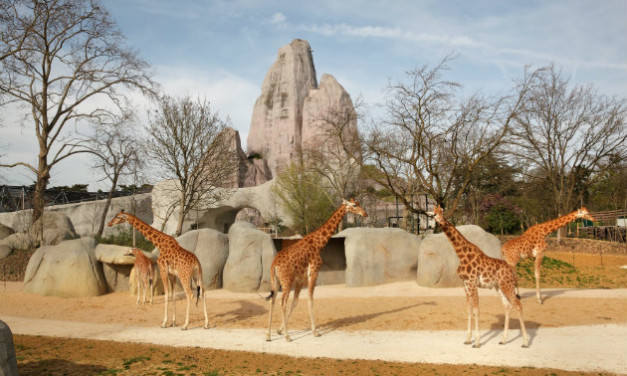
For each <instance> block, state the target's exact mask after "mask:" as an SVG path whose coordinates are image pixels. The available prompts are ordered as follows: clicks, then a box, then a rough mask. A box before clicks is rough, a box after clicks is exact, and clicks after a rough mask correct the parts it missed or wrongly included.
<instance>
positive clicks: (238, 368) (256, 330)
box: [0, 254, 627, 376]
mask: <svg viewBox="0 0 627 376" xmlns="http://www.w3.org/2000/svg"><path fill="white" fill-rule="evenodd" d="M567 257H571V256H569V255H568V254H566V255H564V258H567ZM590 257H595V256H594V255H591V256H590ZM596 257H597V258H598V256H596ZM579 262H580V263H581V262H583V261H579ZM590 262H594V261H590ZM584 263H585V262H584ZM609 263H615V264H616V265H609ZM621 264H627V257H624V258H623V259H621V258H620V257H617V259H616V260H615V261H609V258H606V259H604V267H603V269H599V273H601V274H603V273H604V272H603V271H604V270H608V269H611V270H612V272H611V273H613V275H614V274H615V275H617V276H618V277H616V278H618V279H619V280H622V279H621V278H622V274H621V273H623V272H624V273H625V274H627V270H624V269H619V265H621ZM613 287H614V288H612V289H601V290H586V289H578V290H576V291H573V290H570V289H564V288H555V289H551V288H550V286H549V287H547V288H545V287H544V286H543V292H544V296H545V301H544V304H542V305H540V304H538V303H537V301H536V300H535V294H534V291H533V290H532V289H528V288H525V289H522V290H521V295H522V298H523V299H522V302H523V307H524V319H525V323H526V326H527V329H528V330H529V331H530V334H531V336H532V342H531V346H530V348H529V349H523V348H521V347H520V346H521V344H522V340H521V338H520V330H519V324H518V320H517V319H516V317H515V316H514V317H512V320H511V323H510V328H511V329H510V334H509V341H508V343H506V344H505V345H503V346H498V345H497V343H498V341H499V340H500V335H501V332H502V328H503V321H504V315H503V308H502V304H501V301H500V299H499V297H498V296H497V295H496V293H494V292H493V291H488V290H480V292H479V297H480V309H481V312H480V330H481V333H482V340H481V344H482V347H481V348H479V349H471V348H470V347H468V346H465V345H463V341H464V339H465V333H464V331H465V329H466V303H465V297H464V294H463V291H461V289H457V288H453V289H424V288H419V287H418V286H417V285H416V284H415V283H413V282H411V281H409V282H402V283H395V284H390V285H383V286H375V287H370V288H347V287H345V286H339V285H337V286H319V287H318V288H317V289H316V295H315V297H316V299H315V308H314V310H315V314H316V322H317V324H318V327H319V329H320V331H321V334H322V336H321V337H318V338H313V336H311V332H310V331H309V330H307V329H308V328H309V315H308V310H307V299H306V294H302V295H305V296H301V302H300V304H299V305H298V307H297V308H296V310H295V312H294V314H293V316H292V318H291V320H290V332H291V333H292V337H293V338H294V341H293V342H291V343H285V341H284V339H283V338H281V337H279V336H278V335H276V334H274V335H273V341H272V342H270V343H268V342H265V341H264V339H265V332H264V331H265V328H267V317H268V309H269V306H270V305H269V303H268V302H266V301H265V299H264V296H265V295H266V294H265V293H264V294H256V293H232V292H228V291H223V290H213V291H209V292H208V295H207V304H208V313H209V320H210V329H209V330H204V329H202V328H201V327H202V324H203V316H202V310H201V309H200V306H199V307H196V306H192V310H191V312H192V314H191V317H190V327H189V329H188V330H187V331H186V332H182V331H179V330H178V329H176V328H170V329H161V328H159V327H158V326H159V324H160V323H161V321H162V320H163V314H164V300H163V299H164V298H163V295H161V296H156V297H155V300H154V302H153V304H152V305H148V304H146V305H136V304H135V298H134V297H132V296H130V295H129V293H124V292H118V293H112V294H107V295H103V296H99V297H90V298H57V297H43V296H39V295H35V294H28V293H24V292H22V283H21V282H0V319H2V320H3V321H5V322H7V323H8V324H9V326H10V327H11V328H12V329H13V331H14V342H15V347H16V353H17V358H18V368H19V372H20V375H22V376H23V375H179V374H180V375H421V374H433V375H462V374H463V375H502V374H508V375H570V374H572V375H581V374H591V375H592V374H594V375H610V374H617V373H618V374H627V363H625V361H624V359H625V358H622V359H623V360H622V362H623V363H622V365H623V366H624V368H622V369H621V368H620V366H619V367H618V369H611V368H610V369H605V368H603V366H602V365H600V366H599V367H595V365H593V366H592V367H591V368H586V369H580V370H577V369H572V368H570V367H568V360H569V359H577V358H578V357H583V356H586V355H585V353H586V352H588V353H590V354H588V355H589V356H591V359H595V358H594V356H595V353H596V352H599V351H603V350H602V349H601V348H600V346H601V345H607V343H606V342H608V341H607V340H606V337H600V338H599V339H598V343H594V342H593V343H584V344H581V346H583V347H582V349H583V350H582V351H581V354H569V353H564V354H563V358H562V355H559V356H557V358H558V360H559V361H557V362H556V363H555V364H554V365H550V364H549V365H544V366H534V365H525V364H524V361H523V362H521V361H520V358H523V359H524V357H526V356H529V355H528V354H533V353H532V352H529V351H539V350H538V349H541V348H542V346H549V348H553V349H555V350H556V351H559V350H560V349H559V348H560V346H561V345H563V346H565V348H566V347H567V346H568V345H570V344H571V342H578V341H586V340H585V338H587V337H580V334H581V333H583V329H584V328H586V330H592V331H594V330H595V328H606V329H607V328H610V332H611V330H612V328H618V329H620V330H624V329H625V328H626V327H627V290H625V289H624V288H623V289H615V287H621V286H613ZM623 287H627V286H623ZM176 308H177V324H178V325H179V327H180V325H181V323H182V322H183V321H184V318H185V301H184V300H183V299H182V296H181V297H179V300H178V301H177V305H176ZM279 312H280V310H279V309H278V307H276V308H275V317H274V320H273V327H274V328H275V329H276V328H278V326H279V325H280V323H281V321H280V320H281V318H280V313H279ZM72 323H74V324H72ZM79 324H80V325H79ZM37 325H40V326H42V328H36V326H37ZM64 325H69V327H70V328H72V325H75V326H74V328H76V329H75V330H76V331H77V332H78V331H82V330H83V329H80V328H88V327H89V325H103V326H98V327H97V328H96V329H94V330H95V331H104V332H106V328H109V327H111V328H114V327H115V328H118V327H125V328H126V327H128V328H136V329H134V330H135V331H136V332H137V333H149V331H153V330H154V331H155V332H158V333H167V334H166V336H167V337H172V338H167V340H164V341H154V342H150V341H146V340H141V339H140V340H126V341H124V340H122V341H121V342H120V340H119V339H115V338H114V340H103V339H102V338H108V337H106V333H99V334H98V336H95V337H92V338H98V340H94V339H78V338H59V336H60V337H80V333H70V334H67V335H59V334H54V333H55V329H57V330H59V333H61V332H60V330H61V327H62V326H64ZM107 325H108V326H107ZM14 328H17V329H14ZM98 328H104V329H98ZM590 328H592V329H590ZM606 329H604V330H606ZM242 330H245V331H243V332H242ZM560 331H564V332H567V331H571V332H572V337H566V339H565V340H562V341H563V342H562V343H557V344H550V345H549V344H548V341H549V340H550V338H547V337H550V333H554V332H555V333H558V332H559V333H561V332H560ZM431 332H436V333H452V334H451V337H450V339H448V337H447V338H446V339H445V342H444V343H445V345H444V346H443V347H440V344H439V342H438V343H436V342H434V343H433V345H432V346H431V345H430V344H429V343H422V344H421V346H422V348H424V351H426V350H427V349H428V348H429V347H438V349H437V351H439V352H440V353H442V354H443V355H447V354H448V355H450V354H451V353H466V352H467V353H468V354H473V356H477V355H476V354H479V358H477V359H479V360H477V361H476V362H474V361H473V362H474V363H473V362H470V363H469V362H468V361H463V359H462V361H461V362H459V363H462V364H454V363H455V362H452V361H447V360H446V359H445V358H442V359H445V360H442V359H440V358H438V357H437V356H435V355H434V356H433V357H430V358H427V359H424V358H421V357H420V356H419V355H420V354H419V352H420V349H419V348H415V349H412V348H408V349H406V351H408V352H409V353H410V354H411V353H414V354H415V359H417V360H416V361H411V360H403V361H389V360H386V359H389V358H388V357H386V356H385V354H381V356H380V357H377V354H365V352H368V351H369V350H368V348H366V347H364V350H363V352H364V354H361V355H362V356H355V357H352V356H351V357H342V356H337V357H336V356H332V355H324V356H315V355H314V356H313V357H304V355H307V351H310V350H308V347H307V346H312V347H311V349H312V350H311V352H310V353H311V354H316V352H315V351H318V350H321V351H322V350H324V349H320V348H321V347H325V346H329V347H330V346H332V345H338V343H337V342H340V341H342V340H341V339H342V338H354V337H356V341H355V342H345V346H344V347H346V349H342V348H341V347H340V350H341V351H344V350H346V351H347V352H348V351H355V352H356V353H357V354H359V351H358V350H359V346H360V345H361V344H364V345H365V344H366V343H367V342H373V341H374V342H376V341H377V340H376V338H378V337H377V335H383V334H384V335H386V336H388V337H390V340H391V341H392V342H393V341H394V339H395V338H397V337H398V342H402V341H403V340H402V338H406V337H407V336H409V337H412V336H413V333H417V334H416V336H419V334H420V333H427V334H428V333H431ZM46 333H53V334H46ZM225 333H226V334H225ZM229 333H230V334H229ZM241 333H244V336H254V337H255V338H254V340H255V344H258V345H255V346H258V351H249V350H250V349H249V348H246V347H242V349H244V350H246V351H232V350H224V349H220V348H217V349H216V348H205V347H207V346H205V345H204V342H202V341H200V340H198V342H196V340H195V339H193V338H196V337H197V336H202V337H203V341H209V342H211V340H210V339H213V342H214V345H215V343H216V342H219V341H220V339H219V338H220V335H226V336H237V335H240V334H241ZM547 333H548V334H547ZM143 335H144V334H141V336H143ZM161 335H162V336H163V334H161ZM420 335H421V334H420ZM425 335H426V334H425ZM186 336H189V337H186ZM610 337H611V335H610ZM186 338H187V339H186ZM425 338H427V337H425ZM569 338H570V339H569ZM591 338H594V337H591ZM175 339H176V340H177V341H178V342H172V341H174V340H175ZM225 341H226V339H225ZM244 341H245V339H242V340H241V342H244ZM316 341H318V342H316ZM346 341H348V339H347V340H346ZM593 341H594V340H593ZM136 342H150V343H136ZM236 342H237V341H236ZM545 342H546V343H545ZM164 344H168V345H170V346H164ZM172 344H174V346H173V345H172ZM266 344H268V345H266ZM339 345H340V346H342V343H340V344H339ZM209 346H211V344H209ZM266 346H267V347H266ZM270 346H276V347H277V348H279V347H280V348H281V349H283V348H285V349H286V350H285V354H288V355H289V356H288V355H285V354H280V353H273V352H272V351H269V350H270V349H271V347H270ZM410 346H412V345H411V343H408V347H410ZM612 346H613V347H611V348H619V349H620V348H622V350H618V351H619V353H620V352H622V354H627V338H622V339H621V338H619V339H618V342H617V343H615V344H612ZM534 347H535V350H534ZM234 348H236V349H237V348H239V347H234ZM290 349H292V350H294V351H295V352H290V351H291V350H290ZM266 350H268V351H266ZM340 350H338V352H340ZM431 350H433V349H431ZM471 351H472V352H471ZM491 351H500V352H501V353H503V352H507V353H508V354H511V355H510V357H512V358H518V359H517V362H514V364H515V365H514V366H509V365H508V364H507V362H506V361H504V362H503V364H496V363H494V362H491V360H490V358H492V359H495V357H494V356H493V355H492V353H491ZM526 351H527V352H526ZM279 352H281V351H279ZM399 352H400V351H399ZM303 354H304V355H303ZM323 354H324V352H323ZM393 355H394V354H393ZM481 355H483V358H485V359H483V358H482V357H481ZM335 358H337V359H335ZM462 358H463V357H462ZM391 359H396V358H395V357H394V356H392V357H391ZM403 359H404V358H403ZM408 359H411V356H410V357H409V358H408ZM472 359H475V358H472ZM590 363H595V362H594V360H591V361H590ZM530 364H533V363H531V362H530ZM597 368H598V369H597Z"/></svg>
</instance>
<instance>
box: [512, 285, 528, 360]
mask: <svg viewBox="0 0 627 376" xmlns="http://www.w3.org/2000/svg"><path fill="white" fill-rule="evenodd" d="M515 299H516V300H514V302H513V303H514V309H515V310H516V313H517V314H518V321H519V322H520V333H521V335H522V337H523V345H522V347H525V348H527V347H529V335H528V334H527V329H526V328H525V320H523V315H522V303H521V302H520V299H518V298H517V297H515Z"/></svg>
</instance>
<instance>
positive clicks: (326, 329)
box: [319, 302, 436, 334]
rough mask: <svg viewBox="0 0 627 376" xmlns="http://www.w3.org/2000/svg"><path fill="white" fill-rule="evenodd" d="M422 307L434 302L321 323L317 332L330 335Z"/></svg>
mask: <svg viewBox="0 0 627 376" xmlns="http://www.w3.org/2000/svg"><path fill="white" fill-rule="evenodd" d="M422 305H436V303H435V302H425V303H417V304H411V305H407V306H404V307H399V308H395V309H390V310H387V311H381V312H374V313H368V314H363V315H354V316H348V317H342V318H340V319H335V320H331V321H328V322H325V323H323V324H322V325H320V329H319V331H320V334H326V333H330V332H333V331H335V330H339V329H341V328H343V327H346V326H349V325H353V324H358V323H362V322H366V321H370V320H372V319H374V318H376V317H379V316H384V315H389V314H392V313H396V312H402V311H406V310H408V309H412V308H415V307H418V306H422Z"/></svg>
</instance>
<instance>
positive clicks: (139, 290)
mask: <svg viewBox="0 0 627 376" xmlns="http://www.w3.org/2000/svg"><path fill="white" fill-rule="evenodd" d="M135 279H137V300H136V301H135V304H139V294H140V292H141V287H142V280H141V278H139V271H138V270H137V268H135Z"/></svg>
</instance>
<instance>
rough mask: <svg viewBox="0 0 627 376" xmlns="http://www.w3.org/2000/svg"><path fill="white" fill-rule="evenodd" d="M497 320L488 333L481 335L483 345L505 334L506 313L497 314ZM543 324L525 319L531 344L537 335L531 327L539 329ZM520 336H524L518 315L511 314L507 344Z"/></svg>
mask: <svg viewBox="0 0 627 376" xmlns="http://www.w3.org/2000/svg"><path fill="white" fill-rule="evenodd" d="M534 296H535V295H534ZM496 317H497V321H496V322H493V323H492V324H491V325H490V330H488V333H487V334H484V335H482V336H481V339H480V340H481V345H483V344H486V343H488V342H490V341H492V340H494V339H495V338H498V337H500V336H501V335H502V334H503V326H504V325H505V315H504V314H503V315H497V316H496ZM540 326H541V324H540V323H539V322H536V321H529V320H525V328H526V329H527V334H528V335H529V345H530V346H531V344H532V343H533V339H534V338H535V336H536V334H535V333H536V331H535V330H531V331H530V330H529V329H537V328H539V327H540ZM519 338H522V332H521V331H520V323H519V321H518V317H516V316H510V318H509V336H508V338H507V341H505V343H504V344H505V345H506V344H508V343H510V342H513V341H515V340H517V339H519Z"/></svg>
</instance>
